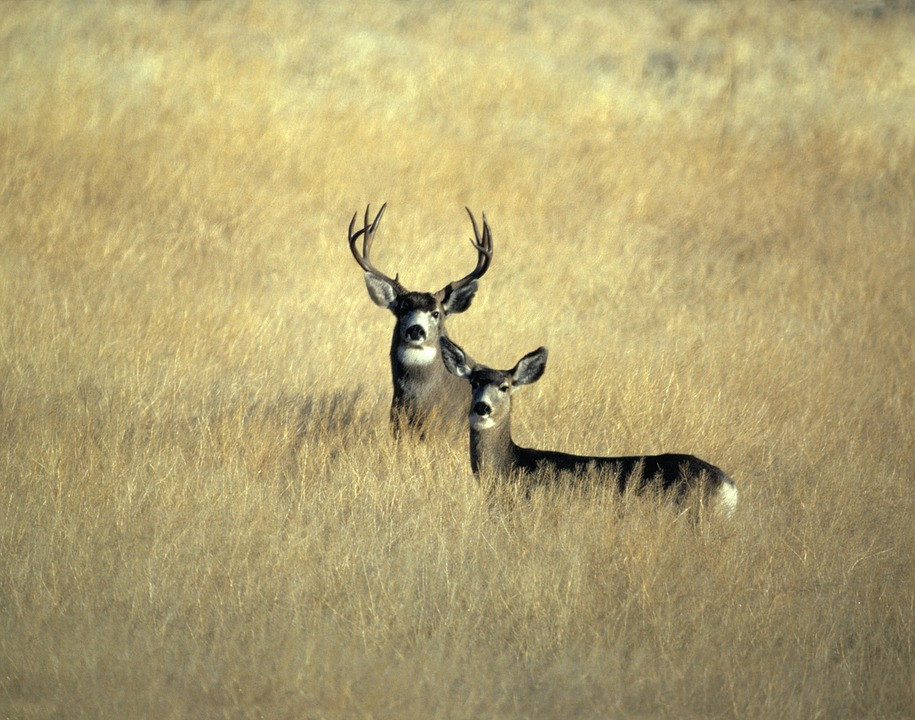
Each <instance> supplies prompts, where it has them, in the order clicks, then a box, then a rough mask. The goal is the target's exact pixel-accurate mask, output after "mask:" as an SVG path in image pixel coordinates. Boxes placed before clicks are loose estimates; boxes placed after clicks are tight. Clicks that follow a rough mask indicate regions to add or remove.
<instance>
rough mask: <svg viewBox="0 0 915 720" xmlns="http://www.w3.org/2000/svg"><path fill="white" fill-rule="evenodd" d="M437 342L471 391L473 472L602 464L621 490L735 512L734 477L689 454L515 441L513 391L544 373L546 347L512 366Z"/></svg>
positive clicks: (551, 472)
mask: <svg viewBox="0 0 915 720" xmlns="http://www.w3.org/2000/svg"><path fill="white" fill-rule="evenodd" d="M441 344H442V360H443V361H444V364H445V367H446V368H447V369H448V372H450V373H452V374H453V375H454V376H456V377H459V378H463V379H464V380H466V381H467V382H468V384H469V385H470V387H471V390H472V395H471V400H470V412H469V420H470V465H471V468H472V469H473V472H474V474H476V475H480V474H481V473H484V472H485V473H491V474H493V475H496V476H505V475H509V474H511V473H513V472H517V473H521V474H524V475H528V476H533V477H534V478H535V479H540V480H545V479H549V478H556V477H558V476H562V475H563V474H571V475H573V476H581V475H584V474H585V473H587V472H589V471H591V470H600V469H603V468H606V469H609V470H610V471H611V472H612V473H613V475H614V476H615V477H616V483H617V487H616V489H617V490H618V491H619V492H620V493H622V492H625V491H626V489H627V487H629V486H632V489H633V490H634V491H635V492H636V493H640V492H643V491H646V490H654V491H656V492H660V493H662V494H664V495H666V496H669V497H671V499H673V500H674V502H675V503H676V504H679V505H682V504H684V503H685V502H686V501H687V499H688V498H693V497H694V496H696V495H698V500H699V503H700V507H702V506H705V505H714V506H716V507H717V508H718V509H720V510H721V511H722V512H723V513H724V514H725V515H730V514H731V512H733V509H734V507H735V505H736V503H737V486H736V485H735V484H734V481H733V480H732V479H731V478H730V477H729V476H728V475H727V474H726V473H725V472H724V471H722V470H721V469H720V468H717V467H715V466H714V465H712V464H711V463H708V462H706V461H705V460H700V459H699V458H697V457H695V456H693V455H681V454H665V455H632V456H626V457H595V456H588V455H570V454H568V453H563V452H556V451H552V450H536V449H532V448H525V447H521V446H520V445H516V444H515V442H514V441H513V440H512V435H511V396H512V394H513V393H514V392H515V391H516V390H518V389H519V388H520V387H522V386H524V385H530V384H531V383H534V382H536V381H537V380H539V379H540V378H541V377H542V376H543V373H544V372H545V371H546V358H547V350H546V348H545V347H541V348H538V349H537V350H535V351H533V352H531V353H528V354H527V355H525V356H524V357H523V358H521V359H520V360H519V361H518V363H517V364H516V365H515V367H514V368H512V369H511V370H494V369H492V368H489V367H486V366H485V365H480V364H478V363H476V362H475V361H474V360H473V358H471V357H469V356H468V355H467V354H466V353H465V352H464V350H462V349H461V348H460V347H459V346H458V345H456V344H455V343H454V342H452V341H451V340H450V339H448V338H447V337H443V338H442V340H441ZM538 476H539V478H538Z"/></svg>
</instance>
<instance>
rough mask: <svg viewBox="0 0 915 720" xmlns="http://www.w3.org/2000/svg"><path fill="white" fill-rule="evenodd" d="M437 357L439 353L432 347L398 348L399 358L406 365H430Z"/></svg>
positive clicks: (411, 346) (402, 346)
mask: <svg viewBox="0 0 915 720" xmlns="http://www.w3.org/2000/svg"><path fill="white" fill-rule="evenodd" d="M437 355H438V351H437V350H436V349H435V348H434V347H433V346H431V345H401V346H400V347H399V348H397V357H398V358H399V359H400V362H402V363H403V364H404V365H412V366H416V365H428V364H429V363H431V362H433V361H434V360H435V358H436V356H437Z"/></svg>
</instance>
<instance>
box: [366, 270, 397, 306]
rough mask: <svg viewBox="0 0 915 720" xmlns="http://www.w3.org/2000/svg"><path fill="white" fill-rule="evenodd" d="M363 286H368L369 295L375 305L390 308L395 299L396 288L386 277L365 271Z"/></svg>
mask: <svg viewBox="0 0 915 720" xmlns="http://www.w3.org/2000/svg"><path fill="white" fill-rule="evenodd" d="M365 286H366V287H367V288H368V291H369V297H370V298H372V301H373V302H374V303H375V304H376V305H378V306H379V307H383V308H387V309H388V310H390V309H391V305H393V304H394V301H395V300H396V299H397V289H396V288H395V287H394V286H393V285H392V284H391V283H390V282H388V280H387V279H385V278H380V277H378V276H377V275H373V274H372V273H368V272H367V273H366V274H365Z"/></svg>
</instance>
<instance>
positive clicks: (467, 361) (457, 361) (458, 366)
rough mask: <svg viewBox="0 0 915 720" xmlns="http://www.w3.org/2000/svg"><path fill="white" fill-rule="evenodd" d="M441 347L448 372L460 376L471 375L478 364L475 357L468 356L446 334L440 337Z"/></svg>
mask: <svg viewBox="0 0 915 720" xmlns="http://www.w3.org/2000/svg"><path fill="white" fill-rule="evenodd" d="M439 347H441V349H442V362H443V363H444V364H445V369H446V370H447V371H448V372H450V373H451V374H452V375H457V376H458V377H459V378H467V377H470V373H471V372H473V366H474V365H475V364H476V363H474V361H473V358H470V357H468V356H467V354H466V353H465V352H464V351H463V350H462V349H461V348H460V347H459V346H458V345H457V344H456V343H454V342H452V341H451V340H450V339H449V338H448V337H446V336H444V335H442V337H441V338H440V339H439Z"/></svg>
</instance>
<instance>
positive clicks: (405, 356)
mask: <svg viewBox="0 0 915 720" xmlns="http://www.w3.org/2000/svg"><path fill="white" fill-rule="evenodd" d="M386 207H387V204H386V203H385V204H384V205H382V206H381V209H380V210H379V211H378V214H377V215H375V219H374V220H372V222H371V223H369V208H368V207H366V209H365V221H364V223H363V226H362V228H361V229H359V230H356V231H355V232H354V228H355V224H356V215H353V219H352V220H351V221H350V224H349V232H348V236H349V247H350V250H351V251H352V253H353V257H354V258H355V259H356V262H357V263H358V264H359V267H361V268H362V269H363V271H364V272H365V285H366V288H368V292H369V297H371V298H372V300H373V301H374V302H375V304H376V305H379V306H380V307H383V308H387V309H388V310H390V311H391V312H392V313H394V316H395V317H396V318H397V322H396V324H395V326H394V335H393V337H392V339H391V376H392V381H393V385H394V397H393V399H392V401H391V425H392V428H393V430H394V434H395V436H399V435H400V434H401V431H402V430H403V429H404V426H405V425H406V426H408V427H411V428H414V429H415V430H417V431H418V432H419V433H420V436H423V434H424V433H425V431H426V430H427V429H428V427H429V426H430V424H432V423H433V420H435V421H436V422H442V421H444V422H454V423H462V424H464V426H465V427H466V420H464V418H465V417H466V412H465V409H466V404H467V400H468V398H469V396H470V392H469V390H468V388H467V386H466V384H465V383H463V382H460V381H459V380H458V379H457V378H455V377H454V376H452V375H451V374H449V373H448V372H447V371H446V370H445V367H444V365H443V364H442V362H441V359H440V357H441V356H440V352H439V340H440V339H441V338H444V337H447V334H446V332H445V318H446V317H447V316H448V315H454V314H457V313H462V312H464V311H465V310H466V309H467V308H469V307H470V303H471V302H472V301H473V297H474V295H475V294H476V292H477V287H478V281H479V279H480V278H481V277H483V275H484V274H486V271H487V270H488V269H489V264H490V263H491V262H492V250H493V244H492V231H491V230H490V228H489V223H488V222H487V220H486V215H485V213H484V215H483V230H482V233H481V232H480V229H479V227H478V226H477V222H476V219H474V217H473V213H471V212H470V210H469V209H467V215H468V216H469V217H470V222H471V224H472V225H473V234H474V238H473V239H472V240H471V244H472V245H473V247H474V249H475V250H476V251H477V265H476V267H475V268H474V269H473V270H472V271H471V272H470V273H468V274H467V275H465V276H464V277H462V278H461V279H460V280H455V281H453V282H450V283H448V284H447V285H445V286H444V287H443V288H442V289H441V290H439V291H438V292H434V293H428V292H413V291H410V290H407V288H405V287H404V286H403V285H402V284H401V283H400V276H399V275H395V276H394V277H393V278H391V277H389V276H388V275H385V274H384V273H382V272H381V271H380V270H378V269H377V268H376V267H375V266H374V264H373V263H372V261H371V258H370V254H371V251H372V242H373V241H374V239H375V231H376V230H377V229H378V223H379V222H380V221H381V216H382V215H383V214H384V211H385V208H386ZM360 237H361V238H362V249H361V251H360V249H359V247H358V245H357V243H358V240H359V238H360Z"/></svg>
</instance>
